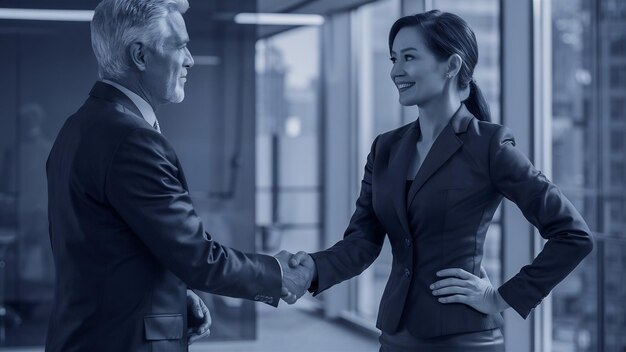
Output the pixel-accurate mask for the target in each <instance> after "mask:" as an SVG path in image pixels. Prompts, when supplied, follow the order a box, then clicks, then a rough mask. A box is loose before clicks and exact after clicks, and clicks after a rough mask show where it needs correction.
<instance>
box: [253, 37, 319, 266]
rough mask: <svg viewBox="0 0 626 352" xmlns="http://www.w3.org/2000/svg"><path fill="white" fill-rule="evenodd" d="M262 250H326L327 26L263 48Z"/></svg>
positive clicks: (259, 136) (259, 59)
mask: <svg viewBox="0 0 626 352" xmlns="http://www.w3.org/2000/svg"><path fill="white" fill-rule="evenodd" d="M256 72H257V73H256V74H257V87H256V92H257V101H256V104H257V106H256V119H257V132H256V146H257V151H256V153H257V159H256V160H257V161H256V189H257V206H256V211H257V220H256V222H257V227H258V229H259V238H258V241H259V243H258V247H259V249H261V250H265V251H268V252H270V253H271V254H274V253H275V252H278V251H279V250H281V249H285V250H288V251H291V252H297V251H301V250H302V251H307V252H313V251H316V250H319V249H320V248H319V247H320V226H321V223H320V221H321V220H320V218H321V215H320V195H321V183H320V157H319V149H320V144H319V141H320V135H319V131H320V129H319V112H318V110H319V100H318V94H319V93H318V89H319V88H318V82H319V28H318V27H299V28H296V29H292V30H289V31H286V32H283V33H280V34H277V35H274V36H272V37H269V38H266V39H262V40H259V41H258V42H257V44H256Z"/></svg>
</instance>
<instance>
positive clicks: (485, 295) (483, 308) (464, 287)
mask: <svg viewBox="0 0 626 352" xmlns="http://www.w3.org/2000/svg"><path fill="white" fill-rule="evenodd" d="M437 276H438V277H440V278H442V279H441V280H439V281H437V282H435V283H433V284H432V285H430V289H431V290H432V294H433V295H434V296H437V297H439V299H438V300H439V302H440V303H443V304H449V303H463V304H466V305H468V306H470V307H472V308H474V309H476V310H477V311H479V312H482V313H485V314H492V313H499V312H501V311H503V310H504V309H506V308H507V306H508V304H506V302H504V300H503V299H502V297H501V296H500V294H499V293H498V291H497V290H496V289H495V288H494V287H493V286H492V285H491V281H490V280H489V277H488V276H487V272H486V271H485V269H484V268H483V267H482V266H481V267H480V277H478V276H476V275H474V274H472V273H469V272H467V271H465V270H463V269H460V268H451V269H443V270H440V271H438V272H437Z"/></svg>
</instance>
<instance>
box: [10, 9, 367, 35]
mask: <svg viewBox="0 0 626 352" xmlns="http://www.w3.org/2000/svg"><path fill="white" fill-rule="evenodd" d="M373 1H376V0H236V1H232V0H189V3H190V7H191V9H190V11H189V12H188V13H187V14H186V15H185V17H187V18H189V19H190V20H189V21H187V22H188V25H189V26H190V27H191V28H189V30H190V32H198V31H199V32H205V33H206V32H207V31H211V30H213V29H214V28H215V27H216V26H218V27H220V26H224V24H226V23H227V24H228V25H230V24H232V23H233V18H234V16H235V15H236V14H237V13H240V12H270V13H301V14H318V15H329V14H333V13H337V12H343V11H349V10H351V9H354V8H356V7H358V6H361V5H363V4H366V3H370V2H373ZM99 2H100V0H2V1H1V2H0V7H6V8H28V9H33V8H41V9H77V10H92V9H94V8H95V7H96V6H97V4H98V3H99ZM191 19H193V20H191ZM36 22H39V21H14V20H0V33H2V32H6V30H7V29H9V28H12V29H14V28H21V30H20V32H22V31H24V30H29V29H33V28H48V29H61V27H65V28H67V27H70V28H71V27H73V26H74V25H72V24H68V25H65V24H63V23H51V22H43V23H41V22H39V23H36ZM291 28H294V26H275V25H272V26H268V25H261V26H257V28H256V29H257V37H258V38H267V37H269V36H272V35H275V34H278V33H280V32H283V31H285V30H288V29H291ZM3 29H4V30H3Z"/></svg>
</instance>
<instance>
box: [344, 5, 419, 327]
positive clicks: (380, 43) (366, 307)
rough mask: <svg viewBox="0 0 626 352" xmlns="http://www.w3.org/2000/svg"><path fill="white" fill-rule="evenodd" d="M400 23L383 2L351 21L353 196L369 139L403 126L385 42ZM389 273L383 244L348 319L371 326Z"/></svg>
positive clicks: (358, 286)
mask: <svg viewBox="0 0 626 352" xmlns="http://www.w3.org/2000/svg"><path fill="white" fill-rule="evenodd" d="M399 17H400V1H399V0H382V1H377V2H374V3H371V4H368V5H364V6H361V7H360V8H359V9H357V10H356V11H354V13H353V17H352V20H353V23H354V25H353V27H352V28H353V33H352V37H353V40H354V41H355V42H356V43H358V45H357V46H356V48H355V49H354V52H353V55H354V61H355V62H358V70H359V71H358V74H357V75H356V79H357V81H356V82H354V83H353V86H355V87H358V88H357V89H358V90H357V91H358V126H359V127H358V131H359V142H358V152H357V153H356V155H355V159H356V160H357V162H356V165H355V166H356V167H357V171H356V172H355V173H354V174H355V175H356V176H357V179H355V180H354V182H355V187H354V189H355V190H357V191H358V190H359V189H360V185H361V178H362V177H363V165H364V162H365V160H366V157H367V154H368V153H369V151H370V147H371V143H372V141H373V140H374V138H375V137H376V136H377V135H378V134H380V133H383V132H386V131H389V130H392V129H395V128H398V127H400V126H401V125H402V124H403V123H402V117H401V114H400V112H401V110H400V105H399V104H398V95H397V89H396V87H395V85H394V84H393V82H392V81H391V79H390V77H389V72H390V70H391V62H390V61H389V47H388V41H387V39H388V37H387V36H388V34H389V29H390V28H391V25H392V24H393V22H394V21H395V20H396V19H398V18H399ZM416 117H417V116H415V117H414V118H416ZM356 185H358V186H356ZM356 196H357V194H355V195H354V199H356ZM390 272H391V247H390V245H389V242H388V240H385V246H384V247H383V249H382V251H381V253H380V255H379V256H378V258H377V259H376V261H375V262H374V263H373V264H372V265H371V266H370V267H369V268H368V269H367V270H365V271H364V272H363V273H361V275H359V276H358V277H357V278H356V280H355V281H356V283H354V284H353V285H352V286H351V289H352V290H353V294H352V296H351V297H354V298H355V301H354V302H352V306H351V310H352V313H356V314H357V315H359V316H360V317H362V318H365V319H366V320H367V321H369V322H371V323H372V325H373V324H374V322H375V321H376V314H377V313H378V305H379V303H380V299H381V297H382V293H383V289H384V287H385V284H386V283H387V279H388V278H389V273H390Z"/></svg>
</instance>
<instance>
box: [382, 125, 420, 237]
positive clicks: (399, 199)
mask: <svg viewBox="0 0 626 352" xmlns="http://www.w3.org/2000/svg"><path fill="white" fill-rule="evenodd" d="M419 133H420V131H419V124H418V123H417V122H414V123H413V125H412V126H411V127H409V129H408V130H407V131H406V133H405V134H404V136H402V138H401V139H400V141H399V144H398V147H397V148H396V150H395V153H394V155H393V156H392V159H391V161H390V162H389V184H390V188H391V190H390V191H391V193H390V194H391V198H392V202H393V207H394V209H395V211H396V214H397V215H398V218H399V219H400V224H401V225H402V229H404V231H405V232H406V233H407V235H408V234H410V233H411V230H410V229H409V222H408V220H407V212H406V209H407V208H406V190H405V187H406V179H407V171H408V168H409V164H410V162H411V160H412V158H413V157H414V156H415V144H416V143H417V140H418V138H419Z"/></svg>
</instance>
